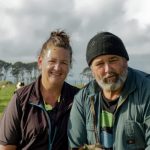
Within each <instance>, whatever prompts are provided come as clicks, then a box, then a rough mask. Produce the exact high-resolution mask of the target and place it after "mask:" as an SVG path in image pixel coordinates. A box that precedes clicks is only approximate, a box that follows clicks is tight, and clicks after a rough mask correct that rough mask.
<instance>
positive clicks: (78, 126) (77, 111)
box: [68, 91, 87, 148]
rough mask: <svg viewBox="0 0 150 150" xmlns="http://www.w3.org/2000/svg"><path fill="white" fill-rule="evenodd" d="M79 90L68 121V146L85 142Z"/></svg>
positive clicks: (75, 146) (76, 146)
mask: <svg viewBox="0 0 150 150" xmlns="http://www.w3.org/2000/svg"><path fill="white" fill-rule="evenodd" d="M83 107H84V106H83V99H82V94H81V91H80V92H79V93H78V94H77V95H76V96H75V98H74V102H73V106H72V109H71V113H70V118H69V123H68V138H69V146H70V148H78V147H81V146H82V145H84V144H85V143H86V141H87V140H86V139H87V138H86V137H87V133H86V125H85V123H86V121H85V115H84V108H83Z"/></svg>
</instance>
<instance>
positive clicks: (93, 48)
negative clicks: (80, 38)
mask: <svg viewBox="0 0 150 150" xmlns="http://www.w3.org/2000/svg"><path fill="white" fill-rule="evenodd" d="M100 55H118V56H121V57H124V58H126V60H129V56H128V53H127V51H126V48H125V46H124V44H123V42H122V41H121V39H120V38H119V37H117V36H116V35H114V34H112V33H109V32H101V33H98V34H97V35H95V36H94V37H93V38H92V39H91V40H90V41H89V43H88V46H87V50H86V60H87V63H88V65H89V66H90V65H91V62H92V61H93V59H94V58H96V57H97V56H100Z"/></svg>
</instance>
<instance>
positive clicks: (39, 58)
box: [38, 56, 42, 70]
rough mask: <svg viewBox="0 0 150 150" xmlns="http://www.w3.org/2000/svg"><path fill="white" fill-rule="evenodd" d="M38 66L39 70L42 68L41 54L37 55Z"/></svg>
mask: <svg viewBox="0 0 150 150" xmlns="http://www.w3.org/2000/svg"><path fill="white" fill-rule="evenodd" d="M38 68H39V70H41V69H42V57H41V56H39V57H38Z"/></svg>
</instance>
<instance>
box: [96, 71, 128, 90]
mask: <svg viewBox="0 0 150 150" xmlns="http://www.w3.org/2000/svg"><path fill="white" fill-rule="evenodd" d="M127 75H128V70H127V69H126V70H124V72H123V74H122V75H120V76H119V78H118V80H117V82H115V83H104V81H103V80H99V81H97V82H98V85H99V86H100V87H101V88H102V89H103V90H107V91H116V90H117V89H119V88H120V87H121V86H122V85H123V84H124V82H125V80H126V78H127Z"/></svg>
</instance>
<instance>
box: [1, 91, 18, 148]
mask: <svg viewBox="0 0 150 150" xmlns="http://www.w3.org/2000/svg"><path fill="white" fill-rule="evenodd" d="M19 113H20V112H18V109H17V95H16V94H14V96H13V97H12V99H11V100H10V102H9V104H8V106H7V108H6V110H5V112H4V114H3V116H2V118H1V121H0V145H17V144H18V142H19V139H20V137H19V135H20V120H19Z"/></svg>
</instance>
